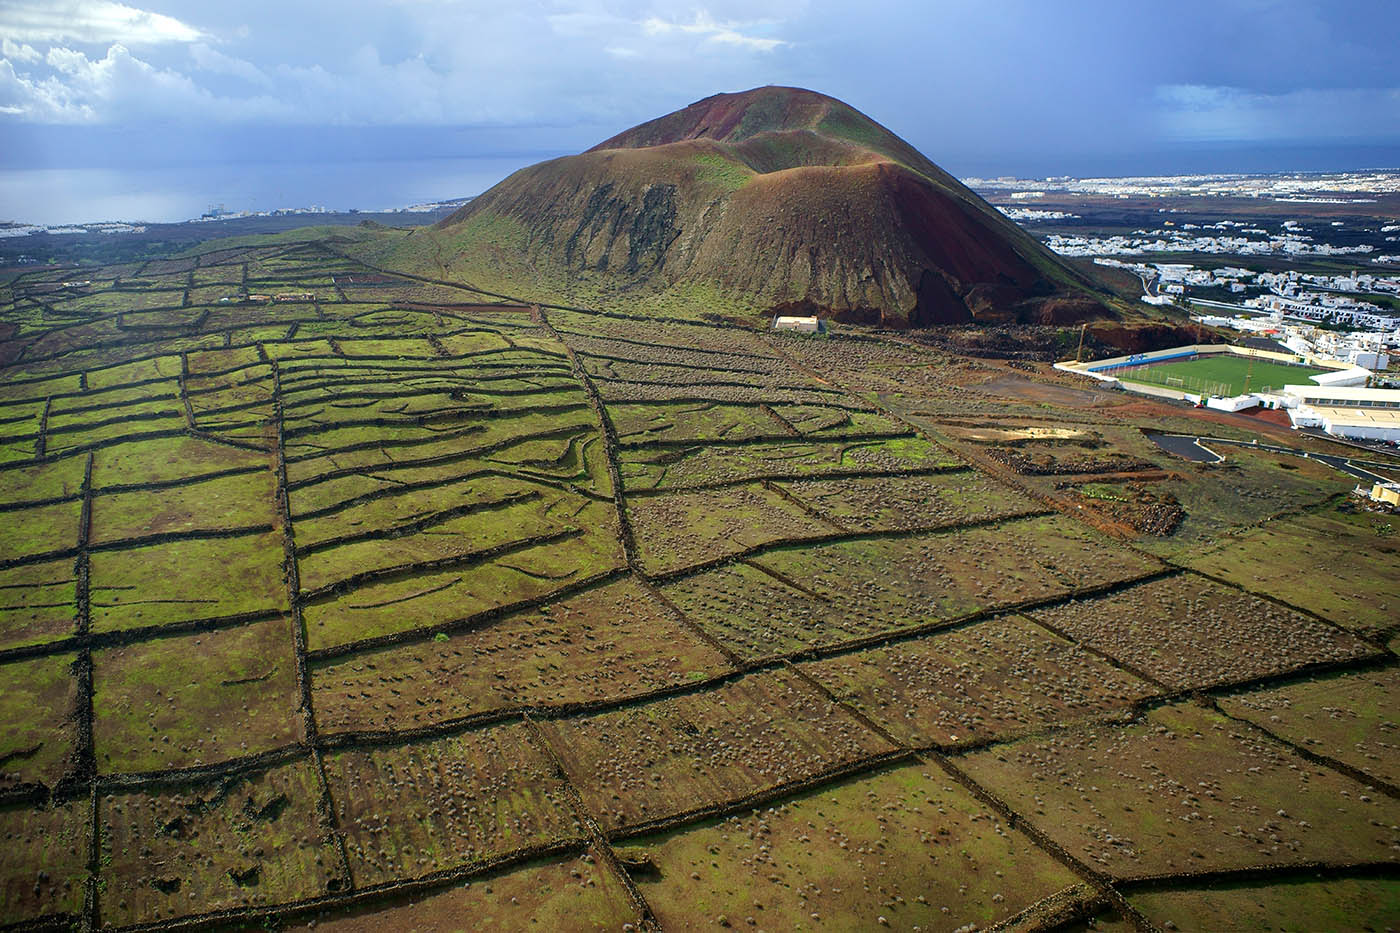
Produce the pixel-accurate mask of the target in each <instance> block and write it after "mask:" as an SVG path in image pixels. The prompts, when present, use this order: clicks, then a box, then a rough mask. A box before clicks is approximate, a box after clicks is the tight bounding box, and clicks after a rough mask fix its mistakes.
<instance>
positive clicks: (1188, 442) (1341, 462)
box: [1149, 434, 1400, 483]
mask: <svg viewBox="0 0 1400 933" xmlns="http://www.w3.org/2000/svg"><path fill="white" fill-rule="evenodd" d="M1149 436H1151V435H1149ZM1156 436H1157V437H1160V438H1162V439H1163V440H1165V441H1170V440H1172V439H1175V440H1178V441H1181V442H1185V443H1183V444H1182V447H1183V450H1177V449H1174V448H1173V447H1168V446H1167V445H1166V444H1162V443H1160V442H1159V444H1158V446H1160V447H1162V448H1163V449H1165V450H1169V451H1171V452H1172V453H1174V454H1180V455H1181V456H1183V457H1186V458H1187V459H1189V460H1204V461H1206V462H1210V463H1213V462H1215V461H1216V460H1219V459H1223V458H1221V457H1219V456H1218V455H1214V451H1211V450H1210V449H1209V448H1206V447H1203V446H1202V442H1203V441H1208V442H1210V443H1212V444H1227V445H1229V446H1231V447H1248V448H1250V449H1252V450H1267V451H1268V452H1269V453H1274V454H1292V455H1293V456H1295V457H1304V458H1306V459H1308V460H1317V461H1319V462H1321V463H1325V464H1327V465H1328V466H1330V467H1332V468H1333V469H1335V470H1340V471H1341V472H1343V473H1346V474H1349V475H1351V476H1355V477H1356V478H1357V479H1360V480H1365V481H1366V482H1368V483H1388V482H1391V480H1390V479H1388V478H1386V477H1384V476H1382V475H1380V474H1379V473H1373V472H1371V471H1370V470H1368V469H1366V467H1367V466H1378V467H1380V468H1382V469H1390V470H1392V471H1394V472H1400V469H1397V468H1396V467H1392V466H1389V465H1387V464H1383V463H1375V462H1374V461H1370V460H1354V459H1352V458H1351V457H1337V456H1334V455H1332V454H1315V453H1311V452H1309V451H1306V450H1299V449H1298V448H1296V447H1280V446H1279V445H1277V444H1260V443H1258V442H1254V443H1250V442H1249V441H1237V440H1232V439H1230V438H1227V437H1204V436H1195V435H1191V434H1158V435H1156ZM1190 448H1196V449H1198V450H1201V451H1204V452H1205V453H1207V454H1212V455H1213V456H1210V457H1209V458H1207V457H1202V456H1200V455H1193V454H1192V453H1187V452H1184V451H1185V450H1189V449H1190ZM1363 464H1364V465H1363Z"/></svg>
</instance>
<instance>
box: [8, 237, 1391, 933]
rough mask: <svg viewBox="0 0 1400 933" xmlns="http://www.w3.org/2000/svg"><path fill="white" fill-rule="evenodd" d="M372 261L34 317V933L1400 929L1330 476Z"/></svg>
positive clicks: (1091, 413) (1377, 753) (1373, 620)
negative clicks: (1181, 449) (1167, 444)
mask: <svg viewBox="0 0 1400 933" xmlns="http://www.w3.org/2000/svg"><path fill="white" fill-rule="evenodd" d="M343 248H345V244H343V243H341V242H339V241H336V240H333V239H327V238H324V237H314V236H310V235H308V236H306V237H302V238H300V239H298V238H297V237H290V238H287V237H284V238H282V239H281V240H279V241H268V242H265V243H259V244H257V245H247V244H243V245H239V244H227V243H224V244H220V243H218V242H217V241H214V242H211V243H209V244H206V246H205V247H204V248H202V249H198V250H195V251H193V252H191V253H190V254H188V255H185V256H180V257H172V258H170V259H168V260H156V261H151V262H146V263H135V264H128V265H126V266H122V267H110V268H92V269H86V270H84V271H83V274H82V279H83V280H84V281H86V282H87V283H88V284H86V285H81V286H65V285H63V284H62V283H63V282H65V281H68V280H69V279H71V278H72V275H71V272H69V271H64V270H56V271H49V270H39V271H28V272H24V273H23V274H19V275H16V276H13V277H11V278H10V279H8V280H4V281H3V283H0V302H3V304H0V704H3V712H4V716H3V718H0V835H2V836H3V841H4V842H5V843H6V844H5V845H4V847H3V848H2V849H0V929H10V928H15V929H26V930H31V929H32V930H39V929H69V928H79V929H142V930H146V929H166V928H170V929H175V928H180V929H183V928H211V929H226V928H248V927H260V928H291V927H294V926H301V925H304V924H309V923H315V924H316V925H324V926H329V927H330V928H331V929H344V930H361V929H364V930H369V929H441V928H450V927H452V926H453V925H454V924H455V925H459V926H460V925H464V924H465V925H473V924H475V925H482V926H491V927H495V928H526V927H530V926H534V927H535V928H542V929H544V928H548V929H613V930H626V929H629V928H630V929H633V930H643V929H661V928H666V929H691V928H708V927H712V926H719V927H721V928H724V927H752V928H754V929H765V930H789V929H833V930H849V929H883V928H886V927H888V928H895V929H923V930H944V929H946V930H957V929H962V930H971V929H984V928H987V927H989V926H993V925H996V924H1007V925H1008V926H1009V928H1018V929H1058V928H1062V927H1069V926H1072V925H1073V924H1075V923H1094V924H1096V925H1097V926H1098V927H1111V926H1113V925H1121V926H1122V927H1123V928H1126V927H1129V926H1131V927H1134V928H1138V929H1152V928H1153V926H1152V925H1153V924H1156V925H1157V926H1159V927H1160V926H1164V925H1165V923H1166V921H1171V922H1173V923H1174V924H1175V925H1176V926H1177V927H1178V928H1182V929H1191V928H1212V927H1214V926H1215V925H1216V921H1217V920H1219V919H1221V917H1222V915H1223V914H1230V915H1234V914H1236V913H1238V914H1239V915H1241V916H1248V917H1251V918H1257V921H1251V922H1257V923H1258V924H1260V925H1267V924H1274V925H1286V924H1289V923H1302V924H1303V925H1307V924H1308V923H1310V922H1313V921H1317V922H1329V921H1328V918H1335V917H1337V916H1344V915H1349V914H1348V913H1347V912H1348V911H1354V910H1359V909H1360V908H1357V907H1356V906H1355V905H1357V904H1361V903H1365V904H1366V905H1367V906H1366V908H1365V911H1364V912H1363V913H1364V916H1365V918H1366V920H1365V922H1367V923H1373V924H1375V925H1378V926H1382V925H1385V924H1389V925H1392V926H1394V925H1396V924H1397V923H1400V916H1397V913H1400V910H1398V909H1397V908H1396V906H1395V885H1396V883H1397V880H1400V867H1398V866H1400V856H1397V852H1400V836H1397V834H1396V830H1395V826H1396V824H1397V823H1400V738H1397V733H1396V728H1397V727H1396V723H1395V720H1396V716H1395V714H1394V710H1395V701H1394V696H1395V690H1396V677H1397V672H1400V666H1397V664H1396V657H1395V655H1394V653H1393V645H1394V643H1395V638H1396V635H1397V632H1398V631H1400V630H1397V625H1396V622H1395V613H1394V608H1395V606H1396V605H1400V591H1397V588H1396V583H1395V579H1394V574H1393V573H1385V572H1384V571H1385V570H1386V569H1387V568H1393V565H1394V563H1395V560H1394V545H1393V543H1392V539H1391V538H1389V537H1388V536H1387V535H1386V534H1385V533H1384V532H1383V530H1381V528H1380V525H1379V523H1378V520H1373V519H1372V518H1371V517H1369V516H1368V515H1365V514H1362V513H1358V512H1356V511H1355V510H1354V509H1350V508H1349V507H1343V506H1344V505H1345V503H1342V502H1341V501H1340V500H1339V499H1338V497H1337V496H1338V492H1339V490H1341V489H1343V488H1344V485H1343V482H1342V480H1341V479H1340V478H1337V477H1333V476H1331V475H1330V474H1327V473H1326V471H1325V468H1324V467H1323V466H1321V465H1319V464H1316V463H1307V464H1305V465H1303V466H1301V467H1295V466H1293V465H1291V464H1289V463H1283V462H1279V458H1278V457H1277V456H1270V457H1264V456H1263V455H1260V454H1255V453H1251V452H1248V451H1241V452H1240V453H1239V454H1238V455H1235V454H1233V452H1232V453H1230V454H1228V455H1227V460H1228V462H1227V463H1225V464H1222V465H1218V466H1214V465H1213V466H1210V467H1205V466H1202V467H1200V468H1198V469H1193V470H1191V471H1185V470H1182V469H1177V468H1174V467H1173V466H1172V465H1171V464H1169V463H1165V462H1164V461H1162V460H1161V459H1160V456H1159V453H1158V452H1155V449H1154V448H1152V447H1151V445H1150V444H1148V443H1146V442H1145V441H1144V440H1143V438H1142V436H1141V430H1140V429H1141V428H1144V427H1151V426H1154V425H1155V424H1157V423H1158V422H1159V421H1164V422H1167V423H1170V424H1174V425H1177V429H1179V426H1180V422H1181V421H1182V420H1185V419H1189V418H1190V417H1192V415H1190V414H1189V413H1186V414H1183V412H1182V410H1180V409H1172V408H1167V407H1165V406H1161V407H1159V408H1157V409H1153V408H1151V407H1150V405H1152V404H1155V403H1135V405H1134V406H1131V407H1128V406H1124V405H1123V404H1122V403H1121V401H1119V400H1108V401H1103V400H1101V399H1098V398H1097V397H1093V396H1089V397H1086V396H1085V395H1084V394H1083V393H1080V394H1076V393H1075V392H1074V391H1072V390H1070V389H1067V388H1065V387H1064V386H1061V385H1059V384H1058V383H1056V382H1054V381H1053V380H1055V379H1057V378H1059V377H1057V376H1055V375H1054V374H1053V373H1052V372H1050V371H1049V370H1048V369H1042V370H1038V371H1034V372H1031V371H1029V370H1027V369H1024V368H1019V369H1015V370H1013V369H1012V368H1009V367H1007V366H1005V365H1003V364H1000V363H994V362H989V361H985V360H974V359H970V358H957V357H951V356H949V355H948V354H947V353H945V352H941V351H935V350H932V349H928V348H925V347H921V346H920V345H919V344H918V342H917V340H916V339H913V338H907V337H901V338H894V337H889V336H887V335H886V336H881V335H876V334H871V333H862V334H859V335H855V336H853V335H851V334H850V333H849V332H846V331H843V330H842V329H841V328H839V327H838V328H837V329H836V330H835V331H834V332H833V333H832V334H831V335H830V336H822V337H798V336H790V335H782V336H779V335H773V334H769V333H765V332H763V331H760V330H756V329H752V328H748V327H744V326H739V325H736V324H735V323H733V322H727V321H724V320H721V319H718V318H716V319H713V320H708V321H707V320H706V319H704V318H703V317H702V312H703V309H697V311H696V313H695V314H694V316H693V317H694V319H693V320H687V321H684V322H681V321H675V320H660V319H650V318H645V317H641V316H628V315H623V314H619V313H616V312H613V313H610V314H601V313H590V312H584V311H580V310H577V309H565V308H555V307H550V306H543V307H541V306H535V305H524V304H519V303H516V302H514V301H512V300H510V299H508V298H503V297H500V296H495V295H490V294H486V293H482V292H477V291H474V290H472V289H471V288H469V287H466V286H464V285H454V284H453V283H450V282H442V281H431V280H427V279H420V278H413V277H410V276H407V275H399V274H394V273H389V272H386V271H385V270H381V269H377V268H375V267H372V266H369V265H364V264H361V263H360V262H359V261H358V260H356V259H355V258H352V257H351V256H348V255H345V254H343V253H342V252H341V250H342V249H343ZM255 296H281V298H282V299H284V300H275V299H274V298H267V299H266V300H264V299H263V298H258V297H255ZM224 299H228V300H224ZM1042 391H1043V399H1041V400H1039V401H1037V400H1036V399H1037V395H1036V393H1037V392H1042ZM1173 419H1175V420H1173ZM1214 429H1215V430H1227V428H1225V427H1220V426H1215V427H1214ZM1115 483H1132V484H1134V485H1133V489H1134V496H1136V499H1134V500H1133V501H1134V502H1135V503H1137V504H1139V505H1141V504H1142V503H1146V504H1147V506H1152V507H1154V508H1155V507H1156V505H1154V504H1160V503H1174V504H1175V505H1174V506H1173V507H1174V508H1178V509H1179V510H1180V511H1181V513H1182V515H1181V516H1175V517H1176V518H1178V521H1177V522H1175V523H1173V524H1171V525H1170V526H1169V527H1168V528H1167V529H1166V530H1163V529H1162V527H1161V526H1160V525H1159V524H1153V523H1152V522H1144V523H1141V524H1133V523H1125V522H1123V521H1121V520H1120V519H1121V516H1122V515H1124V514H1127V513H1125V512H1123V511H1122V510H1119V511H1113V510H1111V509H1109V508H1107V506H1106V505H1104V504H1106V503H1112V502H1119V501H1120V500H1122V501H1126V498H1127V497H1116V496H1115V494H1114V491H1115V489H1117V488H1119V487H1117V486H1115V485H1114V484H1115ZM1091 494H1092V495H1091ZM1101 506H1102V507H1101ZM1147 506H1142V507H1143V508H1146V507H1147ZM1164 507H1165V506H1164ZM1145 529H1155V530H1145ZM1279 555H1286V557H1287V559H1288V560H1289V561H1291V562H1292V563H1291V565H1290V568H1289V569H1288V570H1285V569H1283V568H1280V567H1279V566H1278V563H1277V561H1276V560H1275V559H1274V557H1277V556H1279ZM1367 568H1370V571H1368V569H1367ZM1309 573H1310V574H1322V575H1325V577H1326V579H1325V581H1324V582H1323V583H1320V584H1318V585H1316V586H1313V585H1304V584H1302V583H1300V580H1303V579H1306V576H1305V575H1306V574H1309ZM1387 905H1388V906H1387ZM1357 916H1362V914H1357ZM463 918H469V919H468V920H465V921H464V920H463ZM1318 918H1321V919H1320V920H1319V919H1318Z"/></svg>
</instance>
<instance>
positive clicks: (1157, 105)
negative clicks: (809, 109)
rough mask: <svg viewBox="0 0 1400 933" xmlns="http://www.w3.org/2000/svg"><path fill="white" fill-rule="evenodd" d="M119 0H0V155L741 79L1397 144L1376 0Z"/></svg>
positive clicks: (1388, 152)
mask: <svg viewBox="0 0 1400 933" xmlns="http://www.w3.org/2000/svg"><path fill="white" fill-rule="evenodd" d="M141 2H142V4H143V5H142V6H139V7H137V6H128V5H124V4H121V3H115V2H109V0H0V41H2V42H3V46H0V52H3V57H2V58H0V125H2V127H0V133H3V138H4V140H5V145H4V146H3V147H0V150H3V151H2V152H0V167H4V168H10V169H15V168H24V167H31V168H32V167H36V166H43V167H74V166H109V165H115V166H120V165H142V164H162V163H164V162H169V163H172V164H174V163H195V162H198V161H199V160H201V159H231V160H247V161H253V162H256V161H259V160H269V161H276V160H284V161H302V160H315V159H328V160H336V159H340V160H345V159H356V158H375V157H385V156H389V155H397V156H400V157H403V156H411V155H422V156H424V157H429V158H445V157H463V158H465V157H477V156H482V157H488V156H489V157H496V158H501V157H504V158H506V159H507V160H511V159H516V160H527V161H528V160H531V159H533V158H536V157H541V156H545V155H553V154H558V153H561V152H568V151H576V150H578V149H582V148H585V147H587V146H588V145H591V144H592V143H593V142H596V141H597V140H599V139H602V138H604V137H606V136H608V135H611V134H612V133H614V132H616V131H618V130H620V129H623V128H625V127H627V126H629V125H632V124H634V123H637V122H640V121H642V120H645V119H648V118H650V117H652V116H656V115H659V114H662V113H665V112H667V111H669V110H673V109H676V108H678V107H681V106H684V105H685V104H687V103H689V102H691V101H693V100H696V99H699V98H701V97H705V96H707V95H709V94H712V93H715V92H718V91H734V90H742V89H745V88H748V87H752V86H755V85H761V84H794V85H799V86H803V87H809V88H813V89H815V90H819V91H823V92H825V93H828V94H832V95H834V96H836V97H840V98H842V99H844V100H846V101H847V102H849V103H851V104H852V105H854V106H855V107H857V108H859V109H861V110H863V111H865V112H866V113H868V114H870V115H871V116H873V117H875V118H876V119H878V120H879V121H881V122H882V123H884V124H886V125H887V126H889V127H890V128H892V129H893V130H895V131H896V132H897V133H899V134H900V135H902V136H904V137H905V138H907V139H909V140H910V141H911V142H913V143H914V144H915V145H917V146H918V147H919V148H921V149H922V150H923V151H924V152H925V153H926V154H928V155H929V156H930V157H931V158H932V159H933V160H934V161H936V162H939V163H941V164H943V165H945V166H946V167H948V168H949V169H951V170H953V171H954V172H957V173H959V174H963V175H967V174H994V173H1002V172H1007V173H1017V172H1019V173H1022V174H1035V173H1046V172H1050V171H1057V172H1064V173H1079V174H1087V173H1092V172H1097V171H1108V170H1112V169H1113V168H1114V167H1118V168H1119V173H1127V172H1130V171H1132V170H1134V168H1135V167H1136V166H1138V165H1140V166H1141V168H1142V170H1143V171H1163V170H1167V169H1168V168H1170V166H1171V165H1174V164H1177V163H1173V162H1171V159H1170V158H1166V160H1165V162H1164V161H1163V158H1165V156H1169V155H1170V154H1172V153H1176V154H1178V155H1180V156H1181V158H1180V160H1179V162H1180V167H1181V169H1182V170H1191V169H1204V168H1209V167H1212V166H1211V164H1210V159H1212V158H1214V159H1216V160H1217V161H1218V162H1220V163H1221V164H1219V165H1218V166H1216V167H1218V168H1221V169H1229V168H1240V167H1251V166H1246V165H1240V164H1226V163H1230V162H1231V160H1234V162H1236V163H1238V162H1240V160H1241V159H1242V158H1244V157H1243V156H1241V155H1240V153H1250V152H1252V153H1256V154H1257V153H1260V152H1271V153H1275V154H1276V155H1275V156H1273V157H1272V158H1276V159H1280V160H1282V163H1283V164H1278V165H1275V166H1273V167H1276V168H1287V167H1290V166H1289V165H1288V164H1286V163H1287V162H1288V160H1289V159H1290V158H1295V159H1296V160H1298V161H1300V162H1309V163H1310V164H1299V165H1298V166H1296V167H1299V168H1323V167H1336V168H1347V167H1361V166H1359V165H1355V164H1349V163H1355V162H1356V161H1357V160H1360V161H1362V162H1363V163H1368V164H1390V165H1393V164H1395V163H1397V162H1400V64H1397V63H1400V54H1397V49H1400V2H1395V0H1373V2H1347V0H1318V2H1313V0H1160V2H1159V0H1151V2H1149V0H1103V2H1100V0H839V2H826V0H742V2H732V0H704V2H700V3H693V2H671V0H489V2H485V0H380V2H357V0H304V2H302V0H240V2H225V3H213V2H208V0H141ZM1191 153H1194V154H1195V155H1194V156H1192V157H1191V158H1187V157H1186V156H1185V155H1182V154H1191ZM1202 153H1204V155H1202ZM1289 153H1293V155H1289ZM1329 153H1330V155H1329ZM1193 158H1194V159H1196V161H1192V159H1193ZM1154 159H1155V161H1154ZM1202 159H1203V160H1204V161H1201V160H1202ZM1329 159H1330V160H1331V161H1332V162H1335V163H1336V164H1335V165H1332V166H1328V165H1323V164H1317V163H1318V162H1319V160H1321V161H1322V162H1326V161H1327V160H1329ZM1135 160H1136V161H1135ZM1168 163H1170V164H1168ZM1260 167H1267V166H1262V165H1261V166H1260ZM464 193H470V192H464Z"/></svg>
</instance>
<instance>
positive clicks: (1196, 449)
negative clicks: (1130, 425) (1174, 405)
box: [1147, 434, 1225, 463]
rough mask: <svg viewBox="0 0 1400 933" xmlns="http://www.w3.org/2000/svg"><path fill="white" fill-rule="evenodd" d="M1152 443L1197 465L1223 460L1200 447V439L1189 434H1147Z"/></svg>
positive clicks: (1211, 451)
mask: <svg viewBox="0 0 1400 933" xmlns="http://www.w3.org/2000/svg"><path fill="white" fill-rule="evenodd" d="M1147 436H1148V438H1149V439H1150V440H1151V441H1152V443H1154V444H1156V445H1157V446H1158V447H1160V448H1162V449H1163V450H1165V451H1166V452H1167V453H1169V454H1176V455H1177V456H1178V457H1185V458H1186V459H1187V460H1194V461H1196V462H1197V463H1219V462H1220V461H1221V460H1224V459H1225V458H1224V457H1222V456H1220V454H1218V453H1216V452H1215V451H1213V450H1210V449H1209V448H1206V447H1203V446H1201V438H1199V437H1196V436H1194V435H1191V434H1149V435H1147Z"/></svg>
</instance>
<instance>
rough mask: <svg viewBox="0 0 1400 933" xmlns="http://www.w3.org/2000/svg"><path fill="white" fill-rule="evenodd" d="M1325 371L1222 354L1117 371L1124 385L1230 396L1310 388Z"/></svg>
mask: <svg viewBox="0 0 1400 933" xmlns="http://www.w3.org/2000/svg"><path fill="white" fill-rule="evenodd" d="M1325 372H1327V370H1325V369H1312V368H1310V367H1307V366H1291V365H1289V364H1287V363H1275V362H1273V361H1271V360H1260V359H1255V360H1252V359H1250V358H1249V357H1246V356H1235V355H1234V354H1232V353H1231V354H1226V353H1221V354H1218V355H1214V356H1197V357H1192V358H1191V359H1185V360H1173V361H1171V362H1169V363H1156V364H1150V365H1147V366H1139V367H1136V368H1133V369H1131V370H1127V369H1124V370H1117V371H1115V374H1116V375H1118V378H1119V379H1122V380H1124V381H1125V382H1145V383H1147V384H1148V385H1159V386H1167V387H1168V388H1172V389H1181V390H1183V391H1185V392H1196V393H1201V392H1204V393H1206V394H1208V395H1222V396H1226V397H1229V396H1232V395H1241V394H1243V393H1245V392H1259V391H1261V390H1263V389H1267V388H1273V389H1278V388H1281V387H1282V386H1285V385H1308V384H1309V378H1310V377H1312V376H1316V375H1319V374H1321V373H1325Z"/></svg>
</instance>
